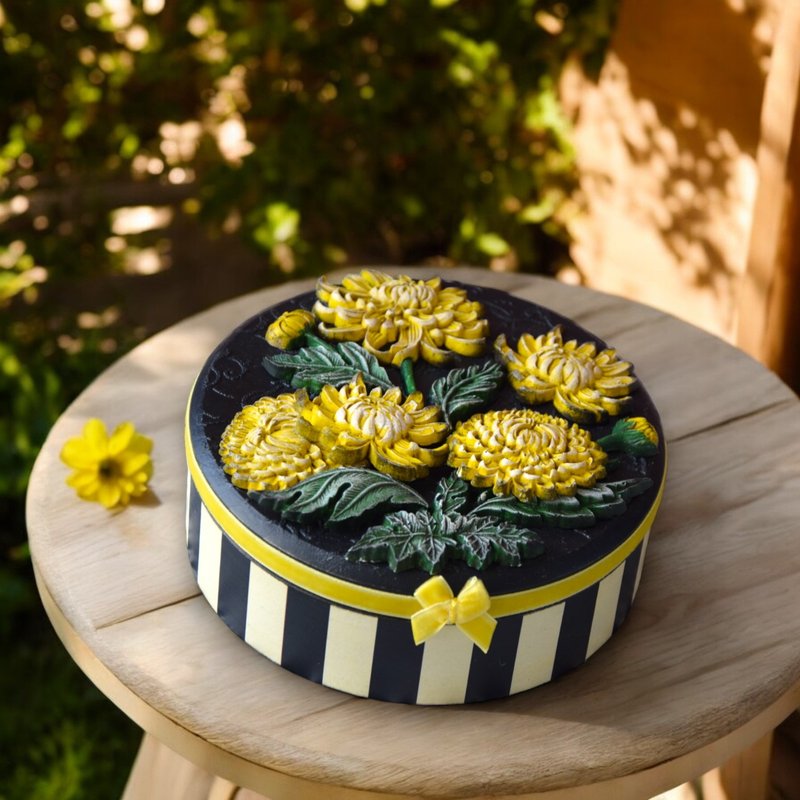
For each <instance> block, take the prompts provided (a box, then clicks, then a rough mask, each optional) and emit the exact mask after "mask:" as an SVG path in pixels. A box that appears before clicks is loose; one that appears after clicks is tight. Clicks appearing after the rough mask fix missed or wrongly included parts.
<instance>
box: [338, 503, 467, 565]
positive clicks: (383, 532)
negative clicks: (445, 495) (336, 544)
mask: <svg viewBox="0 0 800 800" xmlns="http://www.w3.org/2000/svg"><path fill="white" fill-rule="evenodd" d="M456 546H457V543H456V540H455V539H454V538H453V537H452V536H449V535H447V534H446V533H444V531H443V530H442V528H441V527H440V526H438V525H435V524H434V522H433V519H432V517H431V515H430V514H428V512H427V511H418V512H417V513H415V514H411V513H409V512H408V511H396V512H395V513H394V514H389V516H388V517H386V519H385V520H384V521H383V522H382V523H381V524H380V525H375V526H373V527H372V528H370V529H369V530H367V532H366V533H365V534H364V535H363V536H362V537H361V538H360V539H359V540H358V541H357V542H356V543H355V544H354V545H353V546H352V547H351V548H350V549H349V550H348V551H347V553H346V554H345V555H346V556H347V558H348V559H350V560H351V561H360V562H367V563H370V564H375V563H383V562H387V563H388V564H389V568H390V569H391V570H392V571H393V572H401V571H402V570H406V569H413V568H414V567H416V568H418V569H423V570H425V571H426V572H427V573H428V574H431V575H432V574H433V573H434V572H438V571H439V570H440V569H441V567H442V565H443V564H444V561H445V557H446V555H447V550H448V548H454V547H456Z"/></svg>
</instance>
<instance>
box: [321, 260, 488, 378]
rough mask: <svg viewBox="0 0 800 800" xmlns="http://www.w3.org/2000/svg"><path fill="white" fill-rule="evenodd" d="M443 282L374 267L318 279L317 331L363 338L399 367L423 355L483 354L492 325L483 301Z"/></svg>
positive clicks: (441, 358)
mask: <svg viewBox="0 0 800 800" xmlns="http://www.w3.org/2000/svg"><path fill="white" fill-rule="evenodd" d="M441 283H442V282H441V279H439V278H433V279H431V280H428V281H415V280H413V279H412V278H410V277H408V276H407V275H400V276H399V277H397V278H393V277H391V276H390V275H385V274H383V273H382V272H372V271H370V270H363V271H362V272H361V274H360V275H350V276H348V277H346V278H345V279H344V280H343V281H342V283H341V285H337V284H332V283H328V282H327V281H326V280H325V279H324V278H320V279H319V281H318V282H317V298H318V299H317V302H316V303H315V305H314V313H315V314H316V315H317V317H319V319H320V320H321V322H320V324H319V332H320V333H321V334H322V335H323V336H325V337H326V338H327V339H334V340H344V341H352V342H363V345H364V348H365V349H366V350H368V351H369V352H370V353H372V354H373V355H374V356H375V357H376V358H377V359H378V360H379V361H381V362H383V363H384V364H393V365H394V366H396V367H399V366H400V365H401V364H402V363H403V362H404V361H405V360H406V359H411V360H412V361H416V360H418V359H419V358H422V359H424V360H425V361H427V362H429V363H431V364H442V363H444V362H445V361H447V360H448V359H449V358H450V355H451V352H453V353H458V354H460V355H463V356H477V355H480V354H481V353H482V352H483V350H484V347H485V345H486V335H487V333H488V329H489V326H488V323H487V321H486V320H485V319H483V318H482V316H481V315H482V314H483V308H482V306H481V304H480V303H477V302H472V301H470V300H468V299H467V293H466V292H465V291H464V289H459V288H457V287H454V286H449V287H446V288H442V285H441Z"/></svg>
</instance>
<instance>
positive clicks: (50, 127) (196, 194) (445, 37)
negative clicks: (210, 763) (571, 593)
mask: <svg viewBox="0 0 800 800" xmlns="http://www.w3.org/2000/svg"><path fill="white" fill-rule="evenodd" d="M615 6H616V0H504V2H492V0H324V1H323V0H281V1H280V2H279V1H278V0H207V1H206V2H203V1H202V0H168V1H167V2H165V1H164V0H82V1H81V2H75V1H70V0H0V40H1V41H0V75H2V76H3V78H2V80H0V514H2V515H3V518H4V519H5V520H7V524H6V525H5V526H4V528H3V530H2V531H0V553H2V555H0V637H2V647H3V649H4V651H6V652H8V650H9V646H8V642H9V641H11V640H14V641H18V640H19V639H20V637H21V636H23V637H24V635H25V631H26V630H28V629H29V628H30V627H31V626H32V625H34V624H35V625H42V624H43V623H42V621H41V612H40V611H39V610H38V605H37V601H36V594H35V590H34V589H33V588H32V584H31V580H30V573H29V563H28V558H27V551H26V548H25V545H24V540H25V534H24V520H23V510H22V508H23V506H22V498H23V495H24V491H25V487H26V485H27V480H28V475H29V472H30V469H31V466H32V464H33V460H34V458H35V456H36V454H37V452H38V450H39V448H40V447H41V444H42V442H43V441H44V438H45V436H46V434H47V431H48V430H49V428H50V426H51V425H52V423H53V422H54V421H55V419H56V418H57V416H58V415H59V414H60V413H61V411H62V410H63V409H64V408H65V406H66V405H67V403H68V402H69V401H70V400H71V399H72V398H74V397H75V395H76V394H77V393H78V392H79V391H80V390H81V389H82V388H83V387H84V386H85V385H86V384H87V383H88V382H89V381H90V380H91V379H92V378H93V377H94V376H95V375H96V374H97V373H98V372H99V371H101V370H102V369H103V368H104V367H105V366H106V365H107V364H109V363H110V362H111V361H112V360H113V359H116V358H118V357H119V355H120V354H121V353H123V352H125V351H126V350H127V349H129V348H130V347H131V346H133V345H134V344H135V343H136V342H137V341H138V340H139V339H140V338H141V337H142V336H143V335H145V334H147V333H149V332H150V331H146V330H139V329H136V328H135V327H133V326H132V325H131V323H130V322H129V321H128V317H127V316H126V308H125V302H124V301H125V291H124V286H125V284H124V283H119V282H117V283H114V281H119V280H124V279H125V278H126V276H135V277H136V278H137V279H140V280H142V281H147V280H148V276H149V275H150V274H152V273H155V272H158V271H159V270H162V269H165V268H167V267H168V262H167V261H166V260H164V258H163V247H161V245H160V244H158V242H155V243H154V240H153V238H152V237H151V236H149V234H148V230H149V228H148V226H149V227H150V228H152V227H156V226H157V224H158V225H161V226H162V227H163V224H168V223H156V222H154V220H155V219H156V218H157V217H158V216H159V214H162V212H164V210H165V209H166V211H168V212H169V214H168V215H167V217H166V219H167V221H169V219H172V218H180V219H188V220H191V221H192V223H193V224H194V225H195V226H197V229H199V230H202V232H203V236H205V237H208V238H209V239H212V238H213V237H215V236H223V235H230V234H231V233H236V234H238V235H239V236H240V237H241V238H242V239H243V240H244V241H245V242H247V243H248V244H249V245H250V246H251V247H252V248H253V249H254V251H255V252H257V253H260V254H261V258H262V259H263V265H264V272H263V283H264V284H268V283H274V282H277V281H279V280H282V279H284V278H285V277H287V276H292V277H300V276H305V275H313V274H319V273H321V272H323V271H325V270H326V269H329V268H331V267H334V266H340V265H343V264H360V263H372V264H381V263H395V264H404V263H418V262H421V261H424V260H435V261H436V262H437V263H440V264H441V265H442V267H443V268H445V267H446V266H447V265H448V264H450V263H454V262H466V263H473V264H478V265H485V266H491V267H492V268H495V269H504V270H514V269H524V270H528V271H548V270H553V269H554V268H555V267H556V266H558V265H559V264H560V263H561V262H562V261H563V260H564V259H565V255H566V245H567V238H568V237H567V232H566V231H567V223H568V221H569V219H570V217H571V215H574V214H575V213H576V203H575V200H574V199H573V190H574V186H575V174H574V154H573V151H572V146H571V144H570V125H569V122H568V120H567V118H566V117H565V115H564V113H563V111H562V110H561V107H560V105H559V102H558V96H557V88H556V87H557V85H558V81H559V77H560V75H561V72H562V70H563V68H564V65H565V64H566V63H567V61H568V60H569V59H576V60H578V61H579V62H580V63H582V64H583V66H584V68H585V69H587V70H588V71H589V72H591V71H592V70H594V69H596V68H597V67H598V66H599V64H600V63H601V60H602V57H603V52H604V48H605V44H606V42H607V39H608V37H609V35H610V31H611V26H612V23H613V15H614V9H615ZM126 213H127V216H125V214H126ZM162 216H163V214H162ZM148 237H149V238H148ZM217 271H218V275H219V282H218V285H217V286H211V287H209V290H208V302H209V303H210V302H213V300H214V299H215V297H216V296H218V294H219V291H220V289H219V286H221V285H223V284H225V283H227V282H228V281H229V278H230V276H232V275H233V274H234V273H235V271H236V265H235V264H232V263H220V264H219V266H218V270H217ZM187 279H188V280H191V276H188V277H187ZM103 281H106V282H105V283H103ZM109 281H111V283H109ZM76 286H81V287H84V288H85V287H87V286H89V287H98V286H99V287H101V288H100V289H98V290H97V291H92V292H89V293H87V294H86V295H84V294H83V293H82V292H78V291H76V289H75V287H76ZM109 286H113V287H116V291H110V290H109V289H108V287H109ZM103 287H105V288H103ZM120 287H122V289H120ZM174 313H175V316H176V318H177V317H179V316H181V313H182V309H180V308H175V309H174ZM43 646H44V645H43ZM16 649H17V650H18V651H19V652H18V654H17V655H15V656H13V657H12V659H11V660H9V662H8V667H5V669H6V673H7V674H11V675H13V676H14V679H15V680H17V679H21V676H23V675H24V674H26V673H29V672H30V670H31V662H30V660H29V659H30V658H32V657H33V656H31V652H32V651H30V650H26V649H25V648H24V647H23V648H22V649H19V648H16ZM56 652H57V651H56ZM52 657H53V658H56V655H55V654H53V656H52ZM62 673H63V674H64V675H69V674H71V673H69V667H63V669H62V670H61V671H59V669H55V668H53V674H55V675H58V674H62ZM71 681H73V678H72V677H65V678H64V679H63V680H61V681H60V683H59V681H56V684H55V686H56V690H57V691H64V692H67V691H69V692H72V691H74V689H73V684H72V683H71ZM67 687H69V688H67ZM55 709H56V710H59V709H60V710H65V709H66V710H65V711H64V713H65V714H67V715H69V714H73V713H75V714H77V713H78V712H77V706H75V707H73V706H70V705H66V706H65V705H64V704H63V703H62V704H61V705H59V704H58V703H57V704H56V705H55ZM59 713H60V711H59ZM40 716H41V717H42V718H47V717H48V713H47V709H46V708H42V709H41V713H40ZM50 716H51V719H50V722H49V723H48V724H50V728H49V729H47V730H42V731H41V732H40V736H41V737H43V738H40V741H39V742H38V744H37V745H36V747H35V748H32V749H31V750H30V752H29V755H28V761H27V762H25V761H24V760H23V762H22V763H20V764H19V765H18V768H16V769H14V770H10V771H9V769H10V768H9V767H8V765H7V764H4V765H2V766H3V767H4V768H5V769H4V772H5V774H6V775H8V776H10V778H9V780H10V781H11V783H9V784H8V785H9V786H10V787H12V788H9V789H8V790H7V791H6V790H5V789H3V788H2V786H0V798H11V797H31V798H38V797H50V796H57V797H64V798H66V797H73V796H74V797H89V796H93V795H92V794H91V792H90V791H89V790H88V789H86V788H80V787H81V786H82V785H83V784H82V783H81V780H83V779H82V778H81V777H80V776H81V775H83V777H84V778H85V776H86V770H88V769H90V766H89V765H90V763H94V762H96V761H97V759H96V757H95V756H96V754H97V751H91V748H90V750H89V751H87V750H85V748H84V744H82V741H83V738H82V737H84V736H85V735H88V731H89V730H90V729H91V727H92V726H91V725H90V724H88V723H87V722H86V718H84V721H83V722H82V721H81V720H80V719H77V718H73V719H72V721H70V722H69V723H67V722H63V720H62V722H59V723H58V724H55V723H54V722H53V718H52V715H50ZM59 719H60V717H59ZM76 719H77V721H76ZM62 723H63V724H62ZM82 726H83V727H82ZM101 727H102V726H101ZM30 730H33V729H30ZM0 735H1V736H2V741H0V751H2V750H3V749H4V748H6V749H7V752H8V753H10V754H15V755H16V756H19V754H20V752H21V751H20V746H21V745H20V744H19V741H15V743H14V746H13V747H12V746H10V745H9V744H8V742H9V741H10V740H11V739H13V738H14V730H13V729H2V730H0ZM31 736H34V738H35V734H33V733H31ZM17 738H18V739H19V738H20V737H17ZM22 740H24V736H23V737H22ZM93 746H94V747H99V746H100V744H99V743H98V740H96V741H95V744H94V745H93ZM44 764H51V765H54V766H53V770H55V772H54V773H53V774H50V773H49V772H48V773H47V775H49V777H47V776H45V777H46V780H45V777H43V778H42V780H44V783H41V782H39V777H42V774H41V769H43V765H44ZM94 769H95V770H96V769H97V767H94ZM56 773H57V774H56ZM37 776H38V777H37ZM47 781H51V784H52V785H55V786H58V787H60V788H58V790H57V791H56V792H55V794H53V793H52V791H51V789H48V788H47V786H46V785H45V784H47ZM53 782H55V783H53ZM84 782H85V781H84ZM89 782H90V783H91V781H89ZM101 784H102V781H101ZM43 787H44V788H43ZM70 787H72V788H70ZM75 787H78V788H75ZM48 792H50V793H48ZM94 796H108V795H107V793H106V794H103V793H102V790H101V791H98V793H97V794H96V795H94Z"/></svg>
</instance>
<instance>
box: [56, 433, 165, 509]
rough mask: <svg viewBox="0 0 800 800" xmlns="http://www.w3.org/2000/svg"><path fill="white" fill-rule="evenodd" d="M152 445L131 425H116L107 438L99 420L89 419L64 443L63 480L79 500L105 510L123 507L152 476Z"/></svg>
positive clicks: (62, 452)
mask: <svg viewBox="0 0 800 800" xmlns="http://www.w3.org/2000/svg"><path fill="white" fill-rule="evenodd" d="M152 449H153V442H152V440H151V439H150V438H148V437H147V436H143V435H142V434H141V433H137V432H136V428H135V427H134V426H133V424H132V423H131V422H123V423H122V424H121V425H118V426H117V427H116V428H115V429H114V432H113V433H112V434H111V436H109V435H108V432H107V430H106V426H105V424H104V423H103V422H102V421H101V420H99V419H90V420H89V421H88V422H87V423H86V425H85V426H84V428H83V433H82V434H81V435H80V436H76V437H74V438H72V439H69V440H67V442H66V444H65V445H64V447H63V448H62V450H61V460H62V461H63V462H64V463H65V464H66V465H67V466H68V467H71V468H72V469H73V470H74V472H72V473H71V474H70V475H69V477H68V478H67V484H68V485H69V486H71V487H72V488H73V489H74V490H75V491H76V493H77V495H78V497H80V498H81V500H90V501H92V502H96V503H101V504H102V505H104V506H105V507H106V508H114V507H115V506H126V505H127V504H128V503H129V502H130V501H131V498H134V497H139V496H141V495H143V494H144V493H145V492H146V491H147V482H148V481H149V480H150V477H151V476H152V474H153V462H152V461H151V459H150V452H151V450H152Z"/></svg>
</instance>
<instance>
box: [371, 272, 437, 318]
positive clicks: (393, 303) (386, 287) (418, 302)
mask: <svg viewBox="0 0 800 800" xmlns="http://www.w3.org/2000/svg"><path fill="white" fill-rule="evenodd" d="M369 295H370V300H369V301H368V303H367V309H368V310H375V309H377V308H380V309H381V310H382V311H383V310H386V308H387V306H388V310H389V311H390V312H392V313H393V314H396V315H398V316H400V315H402V314H403V313H404V312H409V311H430V310H431V309H432V308H433V307H434V305H435V304H436V297H437V292H436V290H435V289H433V288H432V287H430V286H428V285H427V284H426V283H425V282H424V281H401V280H391V281H386V283H382V284H381V285H380V286H375V287H374V288H373V289H372V290H371V291H370V293H369ZM370 306H372V309H370Z"/></svg>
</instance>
